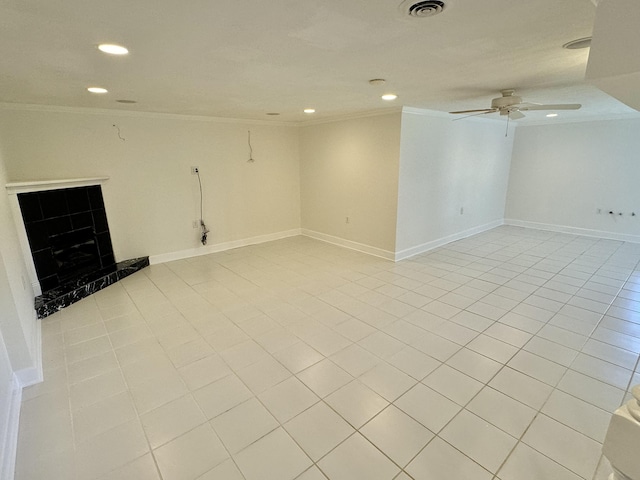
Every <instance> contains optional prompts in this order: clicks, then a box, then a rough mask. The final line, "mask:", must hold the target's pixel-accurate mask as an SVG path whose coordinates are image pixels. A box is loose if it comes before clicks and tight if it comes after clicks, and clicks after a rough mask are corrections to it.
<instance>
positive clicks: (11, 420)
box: [0, 374, 22, 480]
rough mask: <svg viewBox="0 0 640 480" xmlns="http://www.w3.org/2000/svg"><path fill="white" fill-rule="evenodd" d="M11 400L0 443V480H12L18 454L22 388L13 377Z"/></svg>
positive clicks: (14, 376)
mask: <svg viewBox="0 0 640 480" xmlns="http://www.w3.org/2000/svg"><path fill="white" fill-rule="evenodd" d="M11 383H12V385H11V398H10V399H9V405H8V406H7V408H8V412H7V425H6V427H7V428H6V430H5V435H4V438H2V439H1V440H0V441H1V442H2V443H1V446H2V451H0V480H13V478H14V476H15V469H16V455H17V452H18V431H19V428H20V406H21V404H22V387H21V386H20V382H19V381H18V378H17V376H16V375H15V374H14V375H13V380H12V382H11Z"/></svg>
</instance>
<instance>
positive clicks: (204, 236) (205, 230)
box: [195, 168, 210, 245]
mask: <svg viewBox="0 0 640 480" xmlns="http://www.w3.org/2000/svg"><path fill="white" fill-rule="evenodd" d="M195 172H196V175H197V177H198V187H199V189H200V243H202V245H206V244H207V234H208V233H209V231H210V230H209V229H208V228H207V226H206V225H205V223H204V220H203V214H202V210H203V208H202V181H201V180H200V169H199V168H196V169H195Z"/></svg>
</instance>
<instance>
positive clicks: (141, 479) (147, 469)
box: [100, 453, 160, 480]
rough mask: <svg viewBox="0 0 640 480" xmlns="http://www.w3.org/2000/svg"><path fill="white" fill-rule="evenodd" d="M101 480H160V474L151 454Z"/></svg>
mask: <svg viewBox="0 0 640 480" xmlns="http://www.w3.org/2000/svg"><path fill="white" fill-rule="evenodd" d="M100 480H160V474H159V473H158V468H157V467H156V464H155V462H154V461H153V457H152V456H151V454H150V453H148V454H146V455H143V456H142V457H140V458H138V459H136V460H134V461H133V462H131V463H128V464H126V465H124V466H122V467H120V468H118V469H116V470H114V471H112V472H110V473H107V474H106V475H105V476H104V477H100Z"/></svg>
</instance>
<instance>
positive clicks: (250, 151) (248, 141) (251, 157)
mask: <svg viewBox="0 0 640 480" xmlns="http://www.w3.org/2000/svg"><path fill="white" fill-rule="evenodd" d="M248 133H249V135H248V137H247V143H248V144H249V160H247V162H251V163H253V162H255V160H254V159H253V147H252V146H251V130H249V132H248Z"/></svg>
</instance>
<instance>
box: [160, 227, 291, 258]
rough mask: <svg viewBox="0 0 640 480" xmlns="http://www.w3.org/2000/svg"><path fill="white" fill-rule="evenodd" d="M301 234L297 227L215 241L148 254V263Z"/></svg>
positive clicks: (215, 251)
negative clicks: (236, 238) (228, 240)
mask: <svg viewBox="0 0 640 480" xmlns="http://www.w3.org/2000/svg"><path fill="white" fill-rule="evenodd" d="M300 234H301V230H300V229H299V228H295V229H293V230H286V231H284V232H276V233H269V234H267V235H259V236H257V237H250V238H243V239H241V240H233V241H231V242H222V243H216V244H213V245H204V246H202V247H196V248H189V249H187V250H180V251H178V252H170V253H161V254H159V255H151V256H149V263H150V264H151V265H156V264H158V263H165V262H172V261H174V260H182V259H183V258H192V257H199V256H201V255H209V254H210V253H217V252H224V251H225V250H231V249H233V248H239V247H246V246H248V245H257V244H259V243H265V242H272V241H274V240H281V239H283V238H288V237H295V236H297V235H300Z"/></svg>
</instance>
